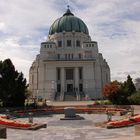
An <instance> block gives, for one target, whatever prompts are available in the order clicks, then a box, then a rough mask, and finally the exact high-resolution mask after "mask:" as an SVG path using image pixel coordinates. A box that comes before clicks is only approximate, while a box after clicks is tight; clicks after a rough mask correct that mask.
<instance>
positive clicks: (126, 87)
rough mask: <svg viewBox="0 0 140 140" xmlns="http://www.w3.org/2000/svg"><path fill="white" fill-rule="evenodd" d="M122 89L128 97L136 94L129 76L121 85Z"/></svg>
mask: <svg viewBox="0 0 140 140" xmlns="http://www.w3.org/2000/svg"><path fill="white" fill-rule="evenodd" d="M122 89H123V91H124V92H126V94H127V95H128V96H131V95H132V94H133V93H135V92H136V87H135V85H134V83H133V81H132V78H131V76H130V75H128V76H127V80H126V81H125V82H124V83H123V86H122Z"/></svg>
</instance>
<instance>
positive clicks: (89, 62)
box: [29, 9, 110, 101]
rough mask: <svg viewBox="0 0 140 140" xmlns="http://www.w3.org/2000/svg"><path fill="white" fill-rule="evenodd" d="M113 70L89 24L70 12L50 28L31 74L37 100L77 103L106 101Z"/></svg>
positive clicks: (30, 84)
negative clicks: (105, 91)
mask: <svg viewBox="0 0 140 140" xmlns="http://www.w3.org/2000/svg"><path fill="white" fill-rule="evenodd" d="M108 82H110V68H109V66H108V64H107V62H106V60H105V59H104V58H103V56H102V54H101V53H99V52H98V44H97V42H96V41H92V40H91V38H90V36H89V32H88V28H87V26H86V24H85V23H84V22H83V21H82V20H81V19H79V18H78V17H75V16H74V14H73V13H71V11H70V9H67V11H66V13H64V15H63V16H62V17H60V18H58V19H57V20H56V21H55V22H54V23H53V24H52V26H51V27H50V31H49V35H48V40H47V41H46V42H42V43H41V48H40V54H38V55H37V56H36V60H35V61H34V62H33V64H32V66H31V68H30V72H29V88H30V90H31V91H32V93H33V97H34V98H37V99H38V98H42V99H47V100H59V101H67V100H68V101H74V100H77V101H78V100H90V99H100V98H102V94H101V91H102V88H103V86H104V85H105V84H106V83H108Z"/></svg>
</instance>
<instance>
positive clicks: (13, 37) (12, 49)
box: [0, 0, 140, 81]
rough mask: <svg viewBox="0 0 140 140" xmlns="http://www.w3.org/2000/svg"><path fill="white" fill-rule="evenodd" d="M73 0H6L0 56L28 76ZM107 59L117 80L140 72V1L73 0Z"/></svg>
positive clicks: (1, 8) (1, 7) (1, 3)
mask: <svg viewBox="0 0 140 140" xmlns="http://www.w3.org/2000/svg"><path fill="white" fill-rule="evenodd" d="M67 4H68V0H0V60H4V59H6V58H10V59H11V60H12V61H13V63H14V65H15V66H16V69H17V70H18V71H22V72H23V73H24V75H25V77H26V78H27V79H28V73H29V68H30V66H31V64H32V62H33V60H34V59H35V57H36V55H37V54H38V53H39V51H40V43H41V42H43V41H45V40H46V39H47V36H48V31H49V28H50V26H51V25H52V23H53V22H54V20H56V19H57V18H59V17H61V16H62V15H63V13H64V12H65V11H66V8H67ZM69 5H70V7H71V10H72V12H73V13H74V15H75V16H77V17H79V18H81V19H82V20H83V21H84V22H85V23H86V24H87V26H88V29H89V33H90V36H91V38H92V40H93V41H97V42H98V47H99V51H100V52H101V53H102V54H103V56H104V58H105V59H106V60H107V62H108V64H109V65H110V69H111V78H112V80H119V81H123V80H125V79H126V77H127V75H128V74H130V75H131V76H132V78H133V79H135V78H137V77H140V0H87V1H85V0H69Z"/></svg>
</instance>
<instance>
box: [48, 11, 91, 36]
mask: <svg viewBox="0 0 140 140" xmlns="http://www.w3.org/2000/svg"><path fill="white" fill-rule="evenodd" d="M63 31H65V32H72V31H75V32H83V33H85V34H89V33H88V28H87V26H86V24H85V23H84V22H83V21H82V20H81V19H79V18H77V17H75V16H74V15H73V14H72V13H71V11H70V10H69V9H68V10H67V11H66V13H65V14H64V15H63V16H62V17H61V18H59V19H57V20H56V21H55V22H54V23H53V24H52V26H51V27H50V31H49V35H52V34H54V33H60V32H63Z"/></svg>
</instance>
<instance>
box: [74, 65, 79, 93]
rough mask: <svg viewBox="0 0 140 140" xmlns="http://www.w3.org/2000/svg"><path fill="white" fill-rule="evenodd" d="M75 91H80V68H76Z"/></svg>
mask: <svg viewBox="0 0 140 140" xmlns="http://www.w3.org/2000/svg"><path fill="white" fill-rule="evenodd" d="M74 76H75V89H77V91H79V71H78V67H75V74H74Z"/></svg>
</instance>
